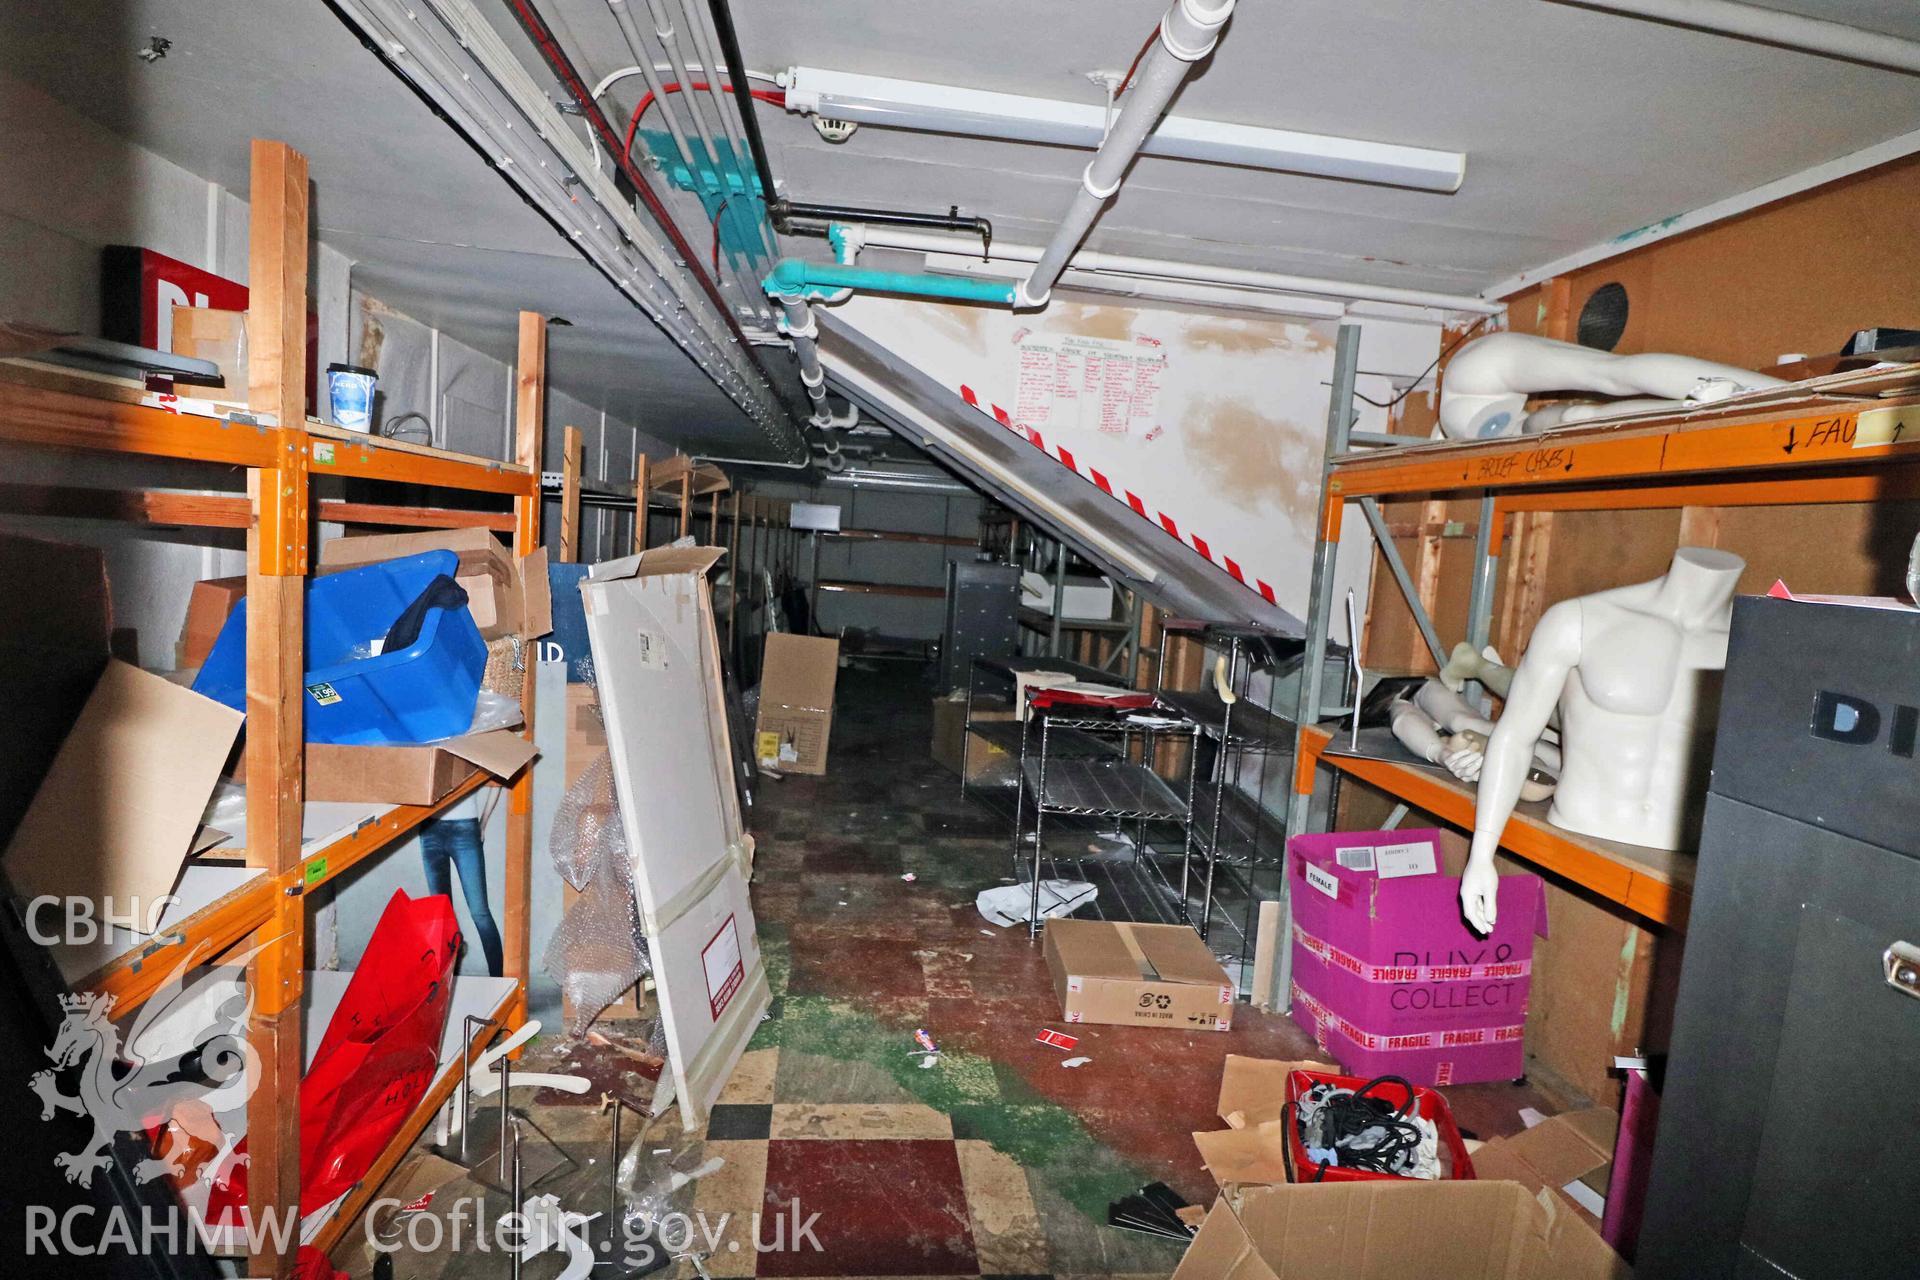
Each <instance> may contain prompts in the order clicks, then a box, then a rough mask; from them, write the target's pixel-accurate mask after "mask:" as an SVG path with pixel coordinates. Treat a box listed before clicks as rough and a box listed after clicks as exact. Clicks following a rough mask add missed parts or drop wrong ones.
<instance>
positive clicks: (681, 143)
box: [593, 0, 699, 172]
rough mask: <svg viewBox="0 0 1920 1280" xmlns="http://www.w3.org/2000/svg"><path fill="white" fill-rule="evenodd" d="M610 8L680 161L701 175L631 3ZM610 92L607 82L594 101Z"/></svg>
mask: <svg viewBox="0 0 1920 1280" xmlns="http://www.w3.org/2000/svg"><path fill="white" fill-rule="evenodd" d="M607 8H609V9H611V10H612V11H613V20H614V22H615V23H617V24H618V25H619V27H620V34H621V35H622V36H624V37H626V41H627V49H628V51H629V52H631V53H632V54H633V57H634V62H635V66H634V68H633V69H634V70H635V71H637V72H639V73H640V74H641V75H642V76H644V77H646V81H647V92H648V93H650V94H652V95H653V100H654V101H655V102H657V103H659V104H660V115H661V116H662V118H664V119H665V120H666V122H667V132H668V133H670V134H672V135H673V145H674V148H675V149H676V150H678V151H679V152H680V159H681V160H682V161H683V162H684V163H685V164H686V166H687V170H688V171H689V172H697V171H698V168H699V166H697V165H695V164H694V163H693V148H692V147H690V146H688V145H687V135H686V133H685V132H684V131H683V130H682V129H681V128H680V117H679V116H677V115H675V114H674V111H673V107H672V105H671V104H670V103H668V102H667V91H666V88H665V86H664V85H662V84H661V82H660V77H659V75H658V74H657V73H656V72H655V71H654V67H653V59H652V58H650V57H648V56H647V47H646V44H645V42H644V41H643V40H642V39H641V36H640V24H639V23H638V22H636V21H635V20H634V16H633V11H632V10H630V9H629V8H628V7H627V0H607ZM604 92H606V82H605V81H603V82H601V86H600V88H599V89H596V90H595V91H594V95H593V96H594V97H595V98H596V99H597V98H599V96H600V95H601V94H602V93H604Z"/></svg>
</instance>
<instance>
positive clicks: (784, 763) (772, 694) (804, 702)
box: [753, 632, 840, 774]
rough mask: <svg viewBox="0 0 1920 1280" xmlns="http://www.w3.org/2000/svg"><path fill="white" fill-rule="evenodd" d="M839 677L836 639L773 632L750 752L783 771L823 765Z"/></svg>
mask: <svg viewBox="0 0 1920 1280" xmlns="http://www.w3.org/2000/svg"><path fill="white" fill-rule="evenodd" d="M839 678H840V642H839V641H838V640H834V639H830V638H826V637H822V636H795V635H785V634H781V633H778V632H776V633H775V634H773V635H770V636H768V637H767V647H766V655H765V657H764V659H763V660H762V662H761V667H760V714H759V717H758V718H757V719H756V720H755V722H754V726H753V743H754V746H753V754H754V758H755V759H756V760H758V761H759V762H760V763H761V764H764V765H767V766H769V767H771V768H775V769H780V770H783V771H785V772H787V773H813V774H821V773H825V772H826V771H827V739H828V737H829V736H830V735H831V733H832V731H833V687H834V684H835V683H836V682H837V681H838V680H839Z"/></svg>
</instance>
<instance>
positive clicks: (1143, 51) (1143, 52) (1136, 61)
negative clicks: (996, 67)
mask: <svg viewBox="0 0 1920 1280" xmlns="http://www.w3.org/2000/svg"><path fill="white" fill-rule="evenodd" d="M1159 38H1160V28H1159V27H1157V26H1156V27H1155V28H1154V29H1153V34H1152V35H1150V36H1148V37H1147V42H1146V43H1145V44H1143V45H1141V46H1140V52H1138V53H1136V54H1134V55H1133V65H1132V66H1130V67H1128V68H1127V78H1126V79H1124V80H1122V81H1121V82H1120V87H1119V88H1118V89H1115V90H1114V91H1113V96H1114V97H1116V98H1118V97H1119V96H1120V95H1121V94H1123V93H1125V92H1126V91H1127V86H1128V85H1130V84H1132V83H1133V73H1134V72H1136V71H1138V70H1139V69H1140V63H1141V62H1142V61H1143V60H1144V59H1145V58H1146V56H1147V50H1149V49H1151V48H1153V42H1154V41H1155V40H1158V39H1159ZM783 105H784V104H783Z"/></svg>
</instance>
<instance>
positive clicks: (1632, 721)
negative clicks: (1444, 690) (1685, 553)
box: [1547, 569, 1739, 849]
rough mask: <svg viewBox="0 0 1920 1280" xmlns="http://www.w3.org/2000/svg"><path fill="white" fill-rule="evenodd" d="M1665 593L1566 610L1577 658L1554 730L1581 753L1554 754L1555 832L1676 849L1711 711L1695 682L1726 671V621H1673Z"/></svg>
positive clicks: (1651, 585)
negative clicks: (1575, 629) (1575, 627)
mask: <svg viewBox="0 0 1920 1280" xmlns="http://www.w3.org/2000/svg"><path fill="white" fill-rule="evenodd" d="M1732 573H1733V576H1734V577H1735V578H1736V579H1737V578H1738V576H1739V570H1738V569H1734V570H1733V571H1732ZM1666 589H1667V580H1666V579H1658V580H1656V581H1654V582H1643V583H1639V584H1636V585H1634V586H1631V587H1621V588H1619V589H1618V590H1615V591H1605V592H1601V593H1600V594H1598V595H1593V596H1585V597H1582V598H1580V599H1576V600H1573V601H1571V602H1570V603H1571V604H1572V605H1573V607H1574V608H1575V610H1577V612H1578V615H1579V618H1578V624H1579V627H1580V632H1581V644H1580V649H1581V656H1580V661H1579V663H1578V664H1577V665H1576V666H1574V668H1573V669H1572V670H1571V671H1569V672H1567V675H1566V685H1565V688H1564V689H1563V690H1562V692H1561V695H1560V704H1559V705H1560V724H1561V728H1562V731H1563V741H1564V742H1566V743H1569V744H1571V743H1585V744H1588V745H1587V749H1584V750H1583V749H1581V748H1578V747H1573V748H1571V749H1569V750H1567V751H1566V752H1564V753H1563V756H1562V764H1561V773H1560V789H1559V791H1558V792H1556V793H1555V794H1554V799H1553V808H1552V809H1551V810H1550V811H1549V812H1548V814H1547V820H1548V821H1549V822H1552V823H1553V824H1554V825H1555V826H1560V827H1565V828H1567V829H1568V830H1569V831H1579V832H1582V833H1584V834H1586V835H1593V836H1600V837H1602V838H1603V839H1607V840H1621V841H1625V842H1626V843H1628V844H1643V845H1652V846H1654V847H1655V848H1661V849H1671V848H1675V847H1677V846H1678V844H1679V843H1680V840H1681V837H1682V835H1683V832H1684V827H1685V817H1686V809H1687V801H1688V797H1689V796H1690V795H1691V794H1692V793H1693V792H1694V791H1696V790H1697V788H1696V787H1694V786H1693V783H1694V781H1695V774H1696V773H1697V771H1698V769H1697V766H1698V763H1699V762H1698V761H1697V760H1696V759H1695V757H1696V756H1697V755H1698V752H1699V748H1700V745H1701V744H1700V740H1701V738H1702V736H1703V735H1702V733H1701V731H1700V729H1701V725H1702V722H1703V721H1704V722H1705V723H1708V724H1711V722H1712V719H1713V714H1712V713H1713V712H1714V711H1715V710H1716V708H1715V707H1713V706H1706V707H1703V706H1702V698H1703V695H1704V694H1706V693H1707V692H1709V691H1708V690H1706V689H1704V687H1703V686H1704V685H1705V684H1706V682H1705V681H1704V680H1703V678H1702V677H1703V675H1704V674H1705V673H1708V672H1715V671H1719V670H1721V669H1722V668H1724V667H1725V666H1726V665H1727V622H1728V619H1727V618H1726V617H1725V616H1724V615H1723V614H1720V613H1716V614H1714V615H1712V616H1709V617H1706V618H1694V619H1676V618H1674V617H1672V616H1670V615H1669V614H1668V613H1667V612H1666V611H1665V609H1664V608H1663V601H1662V599H1661V593H1662V591H1663V590H1666ZM1703 710H1704V711H1705V712H1706V713H1707V714H1705V715H1703V714H1702V712H1703ZM1595 748H1597V749H1595Z"/></svg>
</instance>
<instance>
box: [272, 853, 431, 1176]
mask: <svg viewBox="0 0 1920 1280" xmlns="http://www.w3.org/2000/svg"><path fill="white" fill-rule="evenodd" d="M459 955H460V926H459V925H458V924H457V923H456V922H455V920H454V916H453V900H452V899H451V898H449V897H447V896H446V895H445V894H434V895H431V896H429V897H424V898H409V897H408V896H407V894H406V891H405V890H404V889H396V890H394V894H393V897H392V898H391V899H390V900H389V901H388V902H387V909H386V911H384V912H383V913H381V916H380V923H379V924H378V925H376V926H374V930H373V937H372V938H370V939H369V940H368V941H367V950H366V953H365V954H364V955H362V956H361V957H360V965H359V967H358V968H357V969H355V970H354V974H353V981H352V982H350V983H349V984H348V985H347V993H346V995H345V996H343V997H342V998H341V1000H340V1007H339V1008H338V1009H336V1010H335V1011H334V1014H333V1020H332V1021H331V1022H329V1023H327V1030H326V1034H325V1035H323V1036H322V1037H321V1038H320V1049H319V1052H318V1053H316V1054H315V1055H314V1059H313V1065H312V1066H311V1067H308V1068H307V1074H306V1076H305V1077H304V1078H303V1079H302V1080H301V1081H300V1211H301V1212H302V1213H311V1212H313V1210H315V1209H317V1208H319V1207H320V1206H321V1205H324V1204H326V1203H327V1202H328V1201H330V1200H333V1199H335V1198H336V1197H338V1196H340V1195H341V1194H343V1193H344V1192H345V1191H346V1190H347V1189H348V1188H349V1187H351V1186H353V1184H354V1183H356V1182H358V1181H359V1180H360V1179H361V1177H362V1176H364V1175H365V1173H366V1172H367V1170H368V1169H370V1168H372V1167H373V1162H374V1161H375V1160H376V1159H378V1158H379V1156H380V1152H381V1151H382V1150H384V1149H385V1147H386V1145H387V1143H388V1142H390V1141H391V1140H392V1138H393V1135H394V1134H395V1133H397V1132H398V1131H399V1129H400V1126H401V1125H402V1124H403V1123H405V1122H406V1118H407V1116H408V1115H409V1114H411V1113H412V1111H413V1109H414V1107H415V1106H417V1105H418V1104H419V1102H420V1099H421V1098H422V1097H424V1096H425V1095H426V1092H427V1087H428V1086H429V1085H431V1084H432V1083H433V1075H434V1071H435V1069H436V1068H437V1066H438V1065H439V1058H440V1036H441V1033H442V1032H444V1031H445V1030H446V1026H447V1006H448V1004H449V1002H450V1000H451V997H452V989H453V965H454V961H455V960H456V959H458V958H459Z"/></svg>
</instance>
